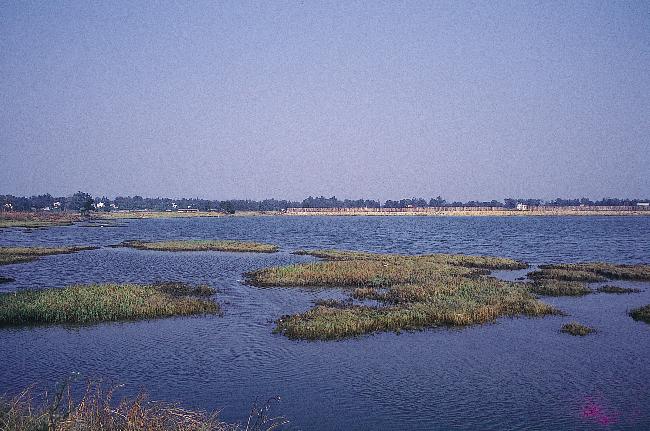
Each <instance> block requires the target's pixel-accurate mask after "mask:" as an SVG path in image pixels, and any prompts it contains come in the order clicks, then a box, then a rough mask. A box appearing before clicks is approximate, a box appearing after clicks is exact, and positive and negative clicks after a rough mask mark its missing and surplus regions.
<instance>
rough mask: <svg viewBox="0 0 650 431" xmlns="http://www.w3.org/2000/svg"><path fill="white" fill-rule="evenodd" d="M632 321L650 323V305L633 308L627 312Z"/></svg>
mask: <svg viewBox="0 0 650 431" xmlns="http://www.w3.org/2000/svg"><path fill="white" fill-rule="evenodd" d="M629 314H630V316H632V319H634V320H640V321H642V322H645V323H650V304H648V305H644V306H643V307H639V308H635V309H633V310H631V311H630V312H629Z"/></svg>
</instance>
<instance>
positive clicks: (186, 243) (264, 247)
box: [118, 240, 278, 253]
mask: <svg viewBox="0 0 650 431" xmlns="http://www.w3.org/2000/svg"><path fill="white" fill-rule="evenodd" d="M118 247H130V248H136V249H138V250H157V251H229V252H249V253H275V252H277V251H278V247H277V246H276V245H273V244H265V243H259V242H251V241H233V240H178V241H155V242H147V241H124V242H123V243H121V244H119V245H118Z"/></svg>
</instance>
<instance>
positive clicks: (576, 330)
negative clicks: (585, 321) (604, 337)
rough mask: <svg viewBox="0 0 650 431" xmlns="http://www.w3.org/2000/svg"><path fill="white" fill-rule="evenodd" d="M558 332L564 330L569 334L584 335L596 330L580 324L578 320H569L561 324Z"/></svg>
mask: <svg viewBox="0 0 650 431" xmlns="http://www.w3.org/2000/svg"><path fill="white" fill-rule="evenodd" d="M560 332H564V333H565V334H571V335H574V336H580V337H584V336H585V335H589V334H592V333H594V332H596V330H595V329H594V328H590V327H589V326H585V325H582V324H580V323H578V322H571V323H566V324H564V325H562V329H560Z"/></svg>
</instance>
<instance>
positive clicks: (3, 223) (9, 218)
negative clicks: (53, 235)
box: [0, 211, 81, 229]
mask: <svg viewBox="0 0 650 431" xmlns="http://www.w3.org/2000/svg"><path fill="white" fill-rule="evenodd" d="M79 220H81V216H80V215H79V214H76V213H43V212H13V211H10V212H0V229H2V228H30V229H40V228H46V227H51V226H68V225H71V224H73V223H74V222H77V221H79Z"/></svg>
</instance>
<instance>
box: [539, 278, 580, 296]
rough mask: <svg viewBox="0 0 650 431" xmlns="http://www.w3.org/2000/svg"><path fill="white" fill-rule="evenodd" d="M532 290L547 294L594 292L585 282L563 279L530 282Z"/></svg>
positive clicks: (569, 294)
mask: <svg viewBox="0 0 650 431" xmlns="http://www.w3.org/2000/svg"><path fill="white" fill-rule="evenodd" d="M528 284H529V286H530V290H531V291H532V292H533V293H536V294H538V295H546V296H583V295H588V294H590V293H592V290H591V289H589V287H587V285H586V284H585V283H581V282H578V281H562V280H536V281H534V282H533V283H528Z"/></svg>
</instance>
